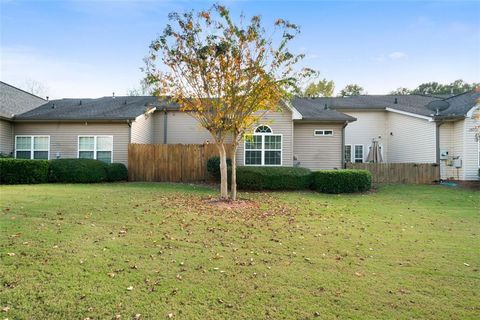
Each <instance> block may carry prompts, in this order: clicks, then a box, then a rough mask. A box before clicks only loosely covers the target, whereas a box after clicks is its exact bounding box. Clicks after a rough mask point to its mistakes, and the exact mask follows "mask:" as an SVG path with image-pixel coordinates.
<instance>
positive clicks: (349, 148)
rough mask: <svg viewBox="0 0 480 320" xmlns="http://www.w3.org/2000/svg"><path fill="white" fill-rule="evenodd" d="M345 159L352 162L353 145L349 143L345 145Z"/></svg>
mask: <svg viewBox="0 0 480 320" xmlns="http://www.w3.org/2000/svg"><path fill="white" fill-rule="evenodd" d="M344 161H345V162H352V146H351V145H349V144H346V145H345V152H344Z"/></svg>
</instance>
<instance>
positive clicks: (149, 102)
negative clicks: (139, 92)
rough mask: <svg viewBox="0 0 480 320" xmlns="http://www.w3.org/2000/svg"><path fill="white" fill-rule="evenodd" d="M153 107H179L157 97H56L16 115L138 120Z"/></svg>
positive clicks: (46, 119)
mask: <svg viewBox="0 0 480 320" xmlns="http://www.w3.org/2000/svg"><path fill="white" fill-rule="evenodd" d="M151 108H162V109H163V108H167V109H172V108H175V106H174V105H172V104H171V103H169V102H168V101H167V100H165V102H161V101H159V100H158V98H157V97H154V96H124V97H122V96H120V97H115V98H114V97H103V98H98V99H61V100H52V101H49V102H48V103H45V104H43V105H41V106H40V107H38V108H36V109H33V110H30V111H28V112H25V113H23V114H21V115H18V116H16V117H15V119H16V120H38V121H39V120H45V121H49V120H57V121H75V120H106V121H115V120H134V119H135V118H136V117H138V116H139V115H141V114H143V113H145V112H146V111H148V110H150V109H151Z"/></svg>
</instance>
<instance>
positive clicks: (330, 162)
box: [293, 122, 343, 170]
mask: <svg viewBox="0 0 480 320" xmlns="http://www.w3.org/2000/svg"><path fill="white" fill-rule="evenodd" d="M342 127H343V125H342V124H321V123H298V122H296V123H295V125H294V134H293V145H294V146H293V154H294V155H295V157H296V158H297V161H298V162H299V164H300V166H301V167H305V168H309V169H311V170H321V169H334V168H342V150H341V149H342ZM315 129H326V130H333V136H323V137H322V136H318V137H315V136H314V135H313V131H314V130H315Z"/></svg>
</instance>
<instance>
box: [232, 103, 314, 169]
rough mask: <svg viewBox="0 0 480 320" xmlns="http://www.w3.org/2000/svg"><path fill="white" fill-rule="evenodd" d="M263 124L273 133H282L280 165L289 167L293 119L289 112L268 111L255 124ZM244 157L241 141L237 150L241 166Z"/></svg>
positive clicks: (291, 156)
mask: <svg viewBox="0 0 480 320" xmlns="http://www.w3.org/2000/svg"><path fill="white" fill-rule="evenodd" d="M263 124H264V125H268V126H269V127H270V128H271V129H272V133H273V134H281V135H282V166H289V167H291V166H292V165H293V121H292V114H291V112H290V111H289V110H283V111H275V112H268V113H267V114H265V115H264V116H263V118H262V119H261V121H259V123H258V125H257V126H259V125H263ZM257 126H256V127H257ZM312 135H313V133H312ZM244 158H245V145H244V141H242V142H241V143H240V145H239V146H238V150H237V164H238V165H240V166H243V165H244Z"/></svg>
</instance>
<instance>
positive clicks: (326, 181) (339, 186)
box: [312, 169, 372, 193]
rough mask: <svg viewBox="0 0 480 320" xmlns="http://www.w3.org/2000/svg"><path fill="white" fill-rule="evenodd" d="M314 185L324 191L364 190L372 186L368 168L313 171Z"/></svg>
mask: <svg viewBox="0 0 480 320" xmlns="http://www.w3.org/2000/svg"><path fill="white" fill-rule="evenodd" d="M312 187H313V189H314V190H316V191H318V192H324V193H351V192H364V191H368V190H370V188H371V187H372V174H371V173H370V172H368V171H367V170H351V169H346V170H321V171H315V172H313V173H312Z"/></svg>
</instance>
